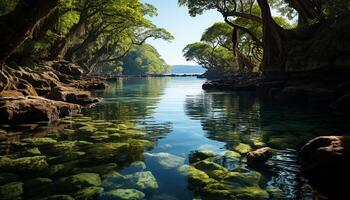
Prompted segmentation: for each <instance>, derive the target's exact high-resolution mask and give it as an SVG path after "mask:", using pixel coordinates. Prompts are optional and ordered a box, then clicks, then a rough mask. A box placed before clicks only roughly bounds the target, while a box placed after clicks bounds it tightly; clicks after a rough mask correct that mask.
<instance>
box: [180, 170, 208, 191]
mask: <svg viewBox="0 0 350 200" xmlns="http://www.w3.org/2000/svg"><path fill="white" fill-rule="evenodd" d="M180 171H182V172H183V173H184V174H187V176H188V181H189V182H190V184H191V186H193V187H203V186H205V185H207V184H208V183H209V182H211V181H213V179H211V178H210V177H209V176H208V174H206V173H205V172H203V171H201V170H199V169H196V168H195V167H192V166H183V167H182V169H180Z"/></svg>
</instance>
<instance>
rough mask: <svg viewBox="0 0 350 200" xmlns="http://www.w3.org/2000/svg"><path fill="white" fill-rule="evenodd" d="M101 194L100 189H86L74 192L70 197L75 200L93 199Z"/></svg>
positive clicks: (101, 190)
mask: <svg viewBox="0 0 350 200" xmlns="http://www.w3.org/2000/svg"><path fill="white" fill-rule="evenodd" d="M102 192H103V188H102V187H87V188H84V189H81V190H79V191H77V192H75V193H74V194H73V195H72V196H73V197H74V199H76V200H86V199H95V198H96V197H98V196H99V195H100V194H101V193H102Z"/></svg>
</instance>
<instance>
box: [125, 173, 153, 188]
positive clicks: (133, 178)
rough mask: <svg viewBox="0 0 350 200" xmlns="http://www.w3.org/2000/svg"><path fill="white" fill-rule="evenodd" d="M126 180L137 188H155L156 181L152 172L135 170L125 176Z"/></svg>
mask: <svg viewBox="0 0 350 200" xmlns="http://www.w3.org/2000/svg"><path fill="white" fill-rule="evenodd" d="M125 178H126V180H127V181H128V182H129V184H130V185H131V186H132V188H136V189H139V190H147V189H157V188H158V183H157V180H156V178H155V177H154V176H153V174H152V172H150V171H146V172H136V173H134V174H129V175H126V176H125Z"/></svg>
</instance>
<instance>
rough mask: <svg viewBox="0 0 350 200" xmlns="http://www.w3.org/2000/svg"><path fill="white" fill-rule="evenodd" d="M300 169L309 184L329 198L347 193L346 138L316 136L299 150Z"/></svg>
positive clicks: (349, 141)
mask: <svg viewBox="0 0 350 200" xmlns="http://www.w3.org/2000/svg"><path fill="white" fill-rule="evenodd" d="M300 159H301V164H302V172H303V174H304V176H305V177H306V178H307V179H308V180H309V182H310V184H311V185H312V186H313V187H314V188H315V189H317V190H318V191H319V192H320V193H322V194H324V195H326V196H327V197H329V198H330V199H342V198H343V197H344V195H345V196H346V195H347V190H348V187H347V184H344V183H346V182H347V181H348V180H349V179H350V172H349V168H350V137H349V136H321V137H317V138H315V139H313V140H311V141H310V142H308V143H307V144H306V145H305V146H303V147H302V149H301V151H300Z"/></svg>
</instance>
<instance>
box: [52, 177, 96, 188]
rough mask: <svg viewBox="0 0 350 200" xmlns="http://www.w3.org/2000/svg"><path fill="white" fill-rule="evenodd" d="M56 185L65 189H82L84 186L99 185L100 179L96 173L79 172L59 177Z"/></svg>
mask: <svg viewBox="0 0 350 200" xmlns="http://www.w3.org/2000/svg"><path fill="white" fill-rule="evenodd" d="M56 185H57V186H58V187H61V189H64V190H65V191H71V190H77V189H82V188H85V187H92V186H96V187H98V186H101V185H102V181H101V178H100V176H99V175H98V174H95V173H80V174H76V175H73V176H69V177H64V178H60V179H59V180H58V181H57V183H56Z"/></svg>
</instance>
